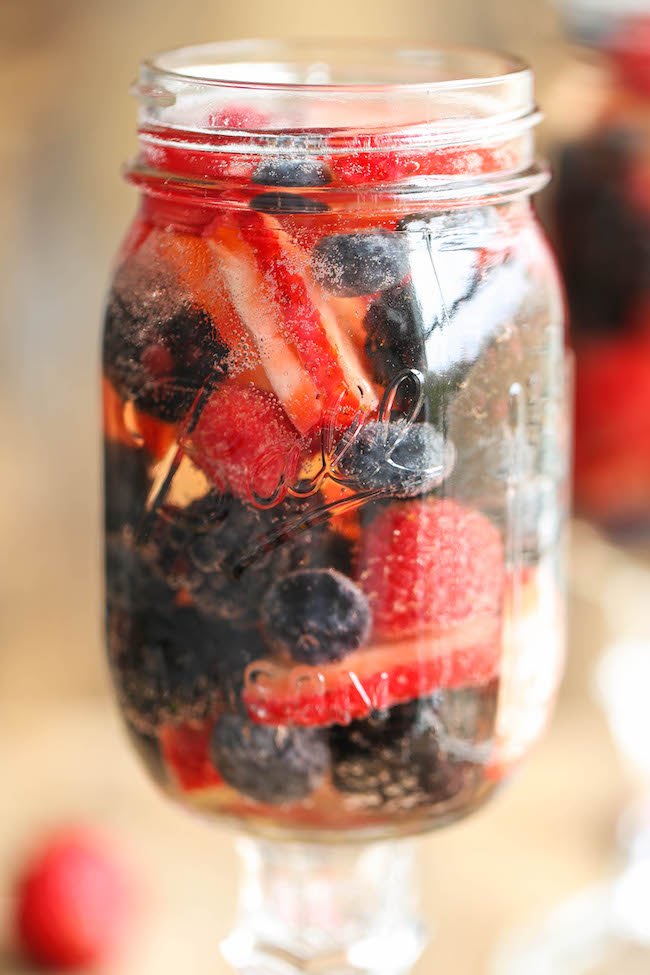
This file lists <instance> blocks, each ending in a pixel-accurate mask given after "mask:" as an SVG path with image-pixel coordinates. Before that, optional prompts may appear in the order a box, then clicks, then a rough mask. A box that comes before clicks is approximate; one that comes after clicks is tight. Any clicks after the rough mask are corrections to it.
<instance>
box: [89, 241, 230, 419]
mask: <svg viewBox="0 0 650 975" xmlns="http://www.w3.org/2000/svg"><path fill="white" fill-rule="evenodd" d="M103 349H104V368H105V371H106V375H107V376H108V378H109V379H110V381H111V383H112V384H113V386H114V387H115V389H116V391H117V393H118V395H119V396H121V397H123V398H124V399H126V400H131V401H133V403H134V404H135V405H136V406H137V407H138V409H140V410H142V411H143V412H145V413H150V414H151V415H152V416H155V417H158V418H159V419H161V420H168V421H171V422H175V421H177V420H179V419H181V418H182V417H183V416H184V415H185V414H186V413H187V411H188V410H189V408H190V406H191V405H192V403H193V401H194V399H195V397H196V395H197V393H198V392H199V390H200V389H201V387H202V386H203V385H204V383H205V381H206V380H207V379H208V377H210V376H215V375H219V374H221V373H222V372H223V370H224V365H225V361H226V357H227V355H228V349H227V348H226V346H225V345H223V344H222V343H221V342H220V341H219V339H218V338H217V336H216V333H215V329H214V327H213V324H212V322H211V320H210V318H209V316H208V315H207V314H206V312H204V311H203V310H202V309H200V308H198V307H196V306H195V305H193V304H192V302H191V301H190V299H189V298H188V297H186V296H184V295H182V294H179V293H177V292H176V290H175V284H174V282H173V281H171V280H168V279H166V278H165V277H164V276H162V275H161V274H160V272H159V271H152V270H151V269H148V268H143V267H140V265H139V263H138V261H137V258H135V259H133V260H132V261H131V262H127V263H126V264H124V265H122V268H121V269H120V270H119V271H118V273H117V276H116V278H115V282H114V285H113V288H112V291H111V294H110V296H109V301H108V307H107V309H106V317H105V321H104V347H103Z"/></svg>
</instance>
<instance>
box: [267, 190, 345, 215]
mask: <svg viewBox="0 0 650 975" xmlns="http://www.w3.org/2000/svg"><path fill="white" fill-rule="evenodd" d="M250 207H251V209H252V210H257V211H258V212H259V213H325V212H326V211H327V210H329V206H328V205H327V203H323V201H322V200H312V199H310V197H308V196H299V195H298V194H297V193H258V195H257V196H254V197H253V199H252V200H251V202H250Z"/></svg>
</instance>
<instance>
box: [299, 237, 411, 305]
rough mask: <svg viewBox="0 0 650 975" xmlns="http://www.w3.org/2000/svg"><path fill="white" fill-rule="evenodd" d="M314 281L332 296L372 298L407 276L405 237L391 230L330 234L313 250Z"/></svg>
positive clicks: (407, 258)
mask: <svg viewBox="0 0 650 975" xmlns="http://www.w3.org/2000/svg"><path fill="white" fill-rule="evenodd" d="M312 270H313V273H314V276H315V278H316V280H317V281H318V282H319V284H322V285H323V287H325V288H326V289H327V290H328V291H330V292H331V293H332V294H335V295H343V296H348V297H353V296H359V295H373V294H376V293H377V292H378V291H386V290H387V289H388V288H392V287H393V286H394V285H395V284H397V283H398V281H401V280H402V279H403V278H405V277H406V275H407V274H408V271H409V257H408V250H407V247H406V241H405V235H404V234H396V233H393V232H391V231H377V232H372V233H357V234H332V235H330V236H329V237H323V238H321V240H319V241H318V243H317V244H316V245H315V247H314V249H313V251H312Z"/></svg>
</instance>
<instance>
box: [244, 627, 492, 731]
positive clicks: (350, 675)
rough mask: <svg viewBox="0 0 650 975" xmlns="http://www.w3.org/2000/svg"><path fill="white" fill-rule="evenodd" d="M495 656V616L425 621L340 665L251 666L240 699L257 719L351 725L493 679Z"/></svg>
mask: <svg viewBox="0 0 650 975" xmlns="http://www.w3.org/2000/svg"><path fill="white" fill-rule="evenodd" d="M500 660H501V626H500V619H499V616H498V615H492V616H487V615H483V616H478V615H477V616H474V617H473V618H472V619H469V620H467V621H466V622H464V623H462V624H460V625H456V626H447V627H444V626H438V627H431V628H430V629H429V630H428V631H427V632H423V633H419V634H418V635H417V636H414V637H412V638H411V639H408V640H397V641H394V642H390V643H388V642H386V643H377V644H374V645H371V646H367V647H365V648H363V649H361V650H357V651H355V652H354V653H351V654H349V655H348V656H347V657H346V658H345V660H343V661H340V662H338V663H333V664H326V665H320V666H317V667H309V666H304V667H303V666H301V667H295V666H294V667H288V666H283V665H282V664H280V663H276V662H269V661H260V662H259V663H252V664H250V665H249V667H248V670H247V676H246V686H245V689H244V692H243V700H244V702H245V704H246V707H247V709H248V712H249V714H250V716H251V718H252V720H253V721H256V722H258V723H259V724H270V725H282V724H296V725H309V726H319V725H320V726H326V725H330V724H349V722H350V721H353V720H354V719H355V718H361V717H365V716H366V715H368V714H370V713H371V712H372V711H375V710H380V709H383V708H388V707H392V706H393V705H394V704H400V703H403V702H406V701H412V700H414V699H416V698H418V697H422V696H424V695H426V694H430V693H432V692H433V691H435V690H438V689H440V688H451V687H464V686H467V685H479V684H483V683H487V682H488V681H490V680H492V678H493V677H495V676H496V675H497V673H498V671H499V665H500Z"/></svg>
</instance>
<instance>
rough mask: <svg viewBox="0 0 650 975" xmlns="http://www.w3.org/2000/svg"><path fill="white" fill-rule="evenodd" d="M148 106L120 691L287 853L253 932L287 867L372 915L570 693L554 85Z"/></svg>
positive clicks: (450, 71) (346, 57)
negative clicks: (428, 835) (417, 839)
mask: <svg viewBox="0 0 650 975" xmlns="http://www.w3.org/2000/svg"><path fill="white" fill-rule="evenodd" d="M135 91H136V94H137V96H138V98H139V105H140V107H139V124H138V134H139V149H138V154H137V156H136V158H135V160H134V161H133V162H132V163H131V164H130V165H129V166H128V168H127V171H126V175H127V178H128V180H129V181H130V182H131V183H132V184H133V185H134V186H135V187H136V188H137V189H138V191H139V194H140V201H139V207H138V212H137V215H136V217H135V218H134V221H133V223H132V225H131V227H130V228H129V230H128V233H127V235H126V238H125V241H124V243H123V245H122V247H121V249H120V252H119V255H118V259H117V263H116V270H115V274H114V277H113V280H112V285H111V288H110V293H109V296H108V303H107V311H106V319H105V329H104V345H103V362H104V378H103V384H104V387H103V388H104V403H105V412H104V417H105V419H104V436H105V481H106V546H107V549H106V550H107V576H106V577H107V633H108V649H109V659H110V666H111V671H112V675H113V679H114V684H115V689H116V692H117V697H118V699H119V702H120V705H121V709H122V713H123V716H124V720H125V722H126V727H127V729H128V731H129V734H130V736H131V737H132V739H133V742H134V744H135V746H136V747H137V748H138V750H139V752H140V753H141V754H142V756H143V757H144V760H145V762H146V764H147V766H148V768H149V770H150V771H151V773H152V775H153V776H154V777H155V778H156V780H157V781H158V783H159V784H160V785H161V787H162V788H163V789H164V790H165V791H166V792H167V793H168V794H169V795H171V796H173V797H174V798H175V799H176V800H178V801H179V802H181V803H183V804H185V805H187V806H189V807H191V808H193V809H197V810H200V811H201V812H202V813H203V814H204V815H205V816H208V817H214V818H215V819H220V820H227V821H230V822H233V823H236V824H237V825H238V826H239V827H240V828H241V829H243V830H245V831H247V832H249V833H256V834H258V835H259V836H261V837H262V840H261V841H260V842H261V846H259V845H257V846H255V847H254V850H255V851H257V852H254V853H250V848H249V855H248V862H249V867H250V869H253V867H251V866H250V865H251V864H253V865H254V870H256V871H257V874H256V876H257V881H256V883H257V884H258V886H257V888H256V890H257V891H258V895H259V896H258V897H257V901H256V903H257V904H258V906H259V904H260V903H261V902H262V901H263V902H264V905H265V907H264V909H262V908H261V907H260V909H259V911H258V912H257V915H256V916H257V920H256V921H255V924H256V925H258V926H259V923H261V922H259V918H260V917H262V916H263V917H267V918H268V914H269V912H270V913H271V915H272V916H273V917H275V915H274V914H273V910H274V907H273V905H274V902H275V900H276V899H277V898H274V896H273V895H272V894H271V893H270V891H272V890H273V889H275V888H274V882H275V881H274V878H275V880H277V875H278V872H279V873H280V874H281V875H282V878H283V881H282V883H283V887H282V889H283V890H284V891H285V894H286V891H287V889H289V888H290V889H291V890H293V891H294V894H295V895H296V896H295V902H296V904H298V902H300V903H302V901H303V900H304V898H303V897H302V895H301V894H299V893H296V891H301V890H304V885H303V886H301V884H302V881H301V880H300V878H302V880H304V877H305V872H306V873H307V874H309V876H315V875H316V874H318V871H319V870H321V873H320V874H318V875H319V876H321V880H322V879H323V877H324V876H326V877H327V878H329V879H327V881H323V883H324V884H325V886H326V887H327V889H329V890H331V889H332V886H334V888H335V890H334V892H333V893H332V896H331V903H330V907H331V911H330V915H331V917H336V916H338V915H337V911H338V912H339V914H340V911H341V910H342V908H341V903H342V901H341V900H340V897H341V896H342V891H344V890H345V889H346V888H347V894H346V898H345V904H346V905H347V906H346V907H345V911H346V916H347V917H348V919H349V917H350V912H351V911H352V912H354V910H355V909H356V910H360V909H361V907H360V906H359V905H360V904H361V903H363V905H365V906H364V910H365V909H366V908H367V905H368V900H367V897H368V895H367V891H366V893H365V894H364V895H363V897H360V896H356V895H355V897H351V896H350V891H355V892H356V893H357V894H358V892H359V887H358V884H356V883H355V881H354V880H353V879H351V878H354V877H356V880H357V881H358V883H361V880H360V879H359V878H360V877H361V874H362V873H363V871H361V873H360V872H359V871H360V870H361V868H360V867H359V862H360V861H358V860H355V861H354V862H355V864H356V866H354V867H351V866H350V862H351V860H353V859H354V857H353V855H352V854H351V853H349V850H350V849H353V850H357V851H361V852H363V851H364V850H366V849H367V844H368V842H369V841H371V840H379V839H383V840H388V839H391V838H395V837H399V836H403V835H406V834H414V833H420V832H423V831H425V830H428V829H430V828H432V827H437V826H441V825H444V824H446V823H449V822H450V821H452V820H455V819H457V818H458V817H460V816H464V815H466V814H467V813H468V812H470V811H472V810H473V809H475V808H476V807H477V806H479V805H480V804H481V803H483V802H484V801H485V800H486V798H487V797H488V796H489V795H490V794H491V793H492V792H493V791H494V789H495V788H496V786H497V785H498V784H499V783H500V782H501V781H502V780H503V779H504V778H505V777H507V775H508V774H509V772H510V771H511V770H512V768H513V767H515V766H516V765H517V764H518V762H519V761H520V760H521V758H522V757H523V756H524V755H525V754H526V753H527V752H528V750H529V748H530V747H531V745H532V744H533V742H534V741H535V740H536V739H537V738H538V737H539V735H540V734H541V732H542V730H543V728H544V726H545V724H546V721H547V718H548V715H549V711H550V708H551V704H552V700H553V696H554V693H555V690H556V687H557V684H558V680H559V676H560V672H561V667H562V653H563V620H564V607H563V588H562V538H563V527H564V521H565V512H566V476H567V455H568V439H569V437H568V401H567V367H566V352H565V335H564V320H563V301H562V294H561V289H560V285H559V281H558V274H557V270H556V265H555V261H554V259H553V255H552V253H551V250H550V248H549V244H548V242H547V239H546V237H545V235H544V233H543V231H542V229H541V227H540V224H539V222H538V220H537V217H536V214H535V210H534V206H533V194H534V193H535V192H536V191H538V190H540V189H541V188H542V187H543V186H544V185H545V183H546V181H547V172H546V169H545V168H544V166H543V165H541V164H540V163H538V162H537V161H536V159H535V153H534V139H533V129H534V126H535V124H536V123H537V122H538V121H539V113H538V112H537V110H536V108H535V103H534V97H533V80H532V74H531V72H530V71H529V70H528V69H527V68H526V66H525V65H523V64H522V63H520V62H519V61H517V60H515V59H511V58H507V57H504V56H502V55H497V54H494V53H491V52H489V51H481V50H470V49H462V48H458V49H449V50H426V49H423V50H393V49H391V48H388V47H382V46H381V45H378V46H374V45H368V46H364V47H363V48H359V47H352V46H346V45H344V44H343V45H342V44H339V43H337V44H336V45H335V44H332V45H331V46H329V47H328V46H327V45H324V44H322V43H321V42H318V43H315V44H311V43H301V44H299V45H298V44H292V43H282V42H269V43H262V42H254V43H253V42H251V43H248V42H246V43H235V44H231V43H228V44H217V45H205V46H199V47H193V48H186V49H182V50H179V51H174V52H171V53H168V54H164V55H161V56H159V57H158V58H156V59H155V60H151V61H145V62H144V63H143V64H142V66H141V70H140V75H139V80H138V82H137V85H136V87H135ZM273 840H275V841H276V843H273V842H269V841H273ZM322 840H328V841H329V843H330V845H329V846H327V847H323V846H321V845H320V843H321V841H322ZM283 841H294V842H295V841H300V843H301V844H306V846H305V847H302V846H301V847H300V849H308V850H309V851H310V852H309V859H308V861H305V859H304V858H303V857H302V855H301V856H298V855H297V854H296V853H295V850H296V847H295V846H291V847H290V849H291V851H293V852H291V853H288V852H286V851H287V850H288V849H289V847H288V846H286V844H285V843H284V842H283ZM343 841H345V842H346V843H347V844H348V847H347V848H346V849H347V850H348V852H347V853H343V852H341V851H342V850H343V846H342V843H343ZM355 844H356V845H355ZM350 845H351V846H350ZM389 846H390V844H389ZM260 849H263V850H264V851H265V852H264V854H263V855H260V854H259V850H260ZM380 849H381V850H383V851H385V850H386V849H387V847H386V846H385V845H383V846H380ZM400 849H402V847H400ZM278 850H282V851H284V852H281V853H278ZM319 851H320V852H319ZM324 851H325V852H324ZM337 851H338V852H337ZM361 852H359V856H360V855H361ZM337 856H339V857H342V858H343V860H342V861H341V863H342V862H344V864H345V869H343V867H341V869H339V867H340V866H341V864H340V863H339V861H336V863H337V864H338V865H337V866H336V868H334V867H333V866H332V864H333V862H334V861H335V859H336V857H337ZM355 856H356V854H355ZM377 856H378V857H379V859H378V860H377V861H374V862H376V863H377V864H379V866H378V867H377V876H379V875H381V874H382V871H383V873H386V871H387V870H388V869H389V867H388V863H389V861H390V863H392V864H393V867H391V868H390V869H391V870H393V873H394V871H395V863H396V862H398V860H399V862H402V861H401V860H400V859H399V857H397V854H396V853H395V850H394V849H393V848H392V847H391V852H390V854H386V853H385V852H383V853H381V854H377ZM400 856H401V854H400ZM386 857H388V860H387V859H386ZM396 857H397V860H396V859H395V858H396ZM306 862H307V863H308V867H306V866H305V863H306ZM321 868H322V869H321ZM326 868H327V869H326ZM364 869H365V868H364ZM260 871H262V874H263V877H262V874H260ZM264 871H270V874H265V873H264ZM292 871H293V873H292ZM355 871H356V873H355ZM288 874H291V877H290V879H289V880H288V879H287V876H288ZM391 875H392V874H391ZM269 876H270V878H271V879H269ZM363 876H364V877H365V878H366V880H365V881H364V882H365V883H367V877H368V874H367V873H363ZM372 876H374V874H372ZM400 876H402V875H401V874H400ZM404 876H405V874H404ZM333 877H336V878H338V880H337V882H336V883H335V882H334V880H333V879H332V878H333ZM342 877H345V878H346V879H345V882H342V881H341V878H342ZM402 880H403V877H402ZM402 880H399V878H398V879H396V880H395V885H394V886H393V888H392V889H393V901H395V900H396V898H395V896H394V891H395V889H400V890H401V889H402V886H403V885H402V886H400V884H402ZM339 881H341V882H340V883H339ZM292 884H293V887H292ZM328 885H329V886H328ZM319 889H320V890H321V893H322V889H323V888H322V885H321V888H319ZM379 889H380V888H379V887H377V888H376V890H375V887H373V890H375V894H376V895H377V896H379V894H377V891H378V890H379ZM256 896H257V895H256ZM287 896H288V895H287ZM373 896H375V895H373ZM407 900H408V898H405V899H404V902H403V910H406V907H405V906H404V905H406V903H407ZM352 901H355V903H356V904H357V907H356V908H355V907H354V905H352ZM248 903H250V899H249V901H248ZM283 903H284V902H283ZM291 903H293V901H292V902H291ZM373 903H374V901H373ZM391 903H393V902H391ZM303 906H304V905H303ZM384 906H385V905H384ZM393 906H394V905H393ZM296 909H297V908H296ZM392 910H393V908H391V911H392ZM378 911H379V908H378V907H376V909H375V908H373V912H374V913H375V914H377V912H378ZM298 913H299V914H300V912H298ZM398 913H399V912H398ZM391 916H392V915H391ZM400 916H401V915H400ZM247 917H248V916H247ZM300 917H301V918H302V921H301V922H300V924H298V922H297V921H295V918H294V921H295V923H294V927H293V928H292V931H293V934H292V935H291V937H295V938H297V939H298V941H299V942H300V945H302V948H301V949H300V950H301V951H303V953H304V952H305V951H307V953H308V954H309V951H311V949H309V951H308V949H307V948H305V945H304V943H303V942H304V931H303V934H299V931H302V930H303V929H304V928H305V924H306V923H307V922H305V921H304V916H303V915H300ZM275 921H277V918H275ZM285 922H286V923H285ZM303 922H304V923H303ZM242 923H243V922H242ZM252 923H253V922H252V921H251V919H250V917H248V919H247V920H246V922H245V924H244V927H245V928H246V924H248V925H249V927H248V928H246V930H247V931H249V929H250V924H252ZM269 923H270V925H271V929H273V930H276V929H275V928H273V924H272V923H271V922H269ZM274 923H275V922H274ZM287 923H288V922H287V921H286V917H284V919H283V921H282V926H283V930H284V929H285V928H286V924H287ZM360 923H361V922H360ZM364 923H365V922H364ZM396 923H397V922H396ZM400 923H401V922H400ZM403 926H405V929H407V930H409V931H411V932H413V930H414V928H413V925H412V924H411V921H410V920H408V923H407V921H404V925H403ZM307 927H309V925H307ZM326 927H327V926H326ZM362 927H363V925H362ZM335 929H337V930H338V927H337V924H332V925H329V927H328V931H329V934H328V937H329V938H330V941H328V940H327V938H325V942H326V943H327V944H328V945H330V947H331V944H330V942H331V939H332V938H334V941H336V939H337V938H340V937H342V936H343V935H342V934H341V931H340V930H338V933H336V931H335ZM265 930H266V934H265V936H264V939H265V940H264V939H262V940H264V943H265V944H267V945H268V943H270V942H273V937H271V935H270V934H269V930H270V929H268V930H267V929H265ZM345 930H346V931H348V932H349V927H346V928H345ZM355 930H357V929H356V928H355ZM364 931H365V929H364ZM386 931H389V933H390V932H392V934H394V933H395V925H394V924H393V926H392V927H391V926H390V925H389V926H388V928H385V929H384V935H381V937H380V935H379V934H377V932H375V934H376V937H378V938H380V942H381V944H382V945H383V944H384V941H381V938H384V940H385V937H387V935H386V934H385V932H386ZM285 934H286V931H285ZM291 937H289V936H288V935H287V936H286V937H285V941H284V942H283V943H284V944H285V946H286V944H287V943H289V942H290V943H291V944H294V942H292V941H291ZM346 937H348V935H346ZM363 937H364V938H365V939H366V940H365V941H363V938H361V936H360V935H359V937H357V936H356V935H355V936H354V937H353V938H352V942H353V943H354V944H357V946H358V943H359V942H360V941H363V943H364V944H366V945H367V944H368V943H369V942H368V940H367V939H368V932H367V931H365V933H364V936H363ZM287 938H288V941H287ZM300 938H303V941H300ZM258 940H259V939H258ZM371 940H372V939H371ZM348 941H349V939H348ZM325 942H323V941H322V939H321V941H319V942H318V945H319V947H318V950H316V948H313V945H312V948H313V951H314V952H316V953H317V954H318V953H319V952H320V953H321V954H322V952H323V950H324V949H323V943H325ZM352 942H350V943H352ZM247 943H248V944H250V939H249V942H247ZM336 943H337V944H338V941H336ZM396 943H397V942H396ZM416 943H417V944H418V945H419V941H418V939H417V938H416V939H415V941H413V944H416ZM237 944H238V945H239V946H240V947H241V939H240V941H238V942H237ZM310 944H311V942H310ZM373 944H375V942H373ZM346 945H348V946H349V944H348V942H346ZM375 946H376V945H375ZM238 950H239V949H238ZM292 950H293V949H292ZM297 950H298V949H296V951H297ZM328 950H329V949H328ZM386 950H387V951H388V948H386ZM418 950H419V948H418ZM346 951H347V948H346ZM231 953H232V952H231ZM235 954H237V953H236V952H235ZM407 955H408V952H407ZM310 957H312V956H311V955H310ZM346 957H347V956H346ZM350 957H351V956H350ZM237 958H239V959H240V960H241V954H240V955H237ZM249 960H250V959H249ZM401 960H402V961H403V958H402V959H401ZM348 961H349V958H348ZM350 964H351V965H352V967H353V968H355V965H354V964H352V962H350ZM361 967H363V965H362V966H361ZM389 967H390V966H389ZM398 967H399V966H398ZM355 970H356V968H355ZM382 970H383V969H382Z"/></svg>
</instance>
